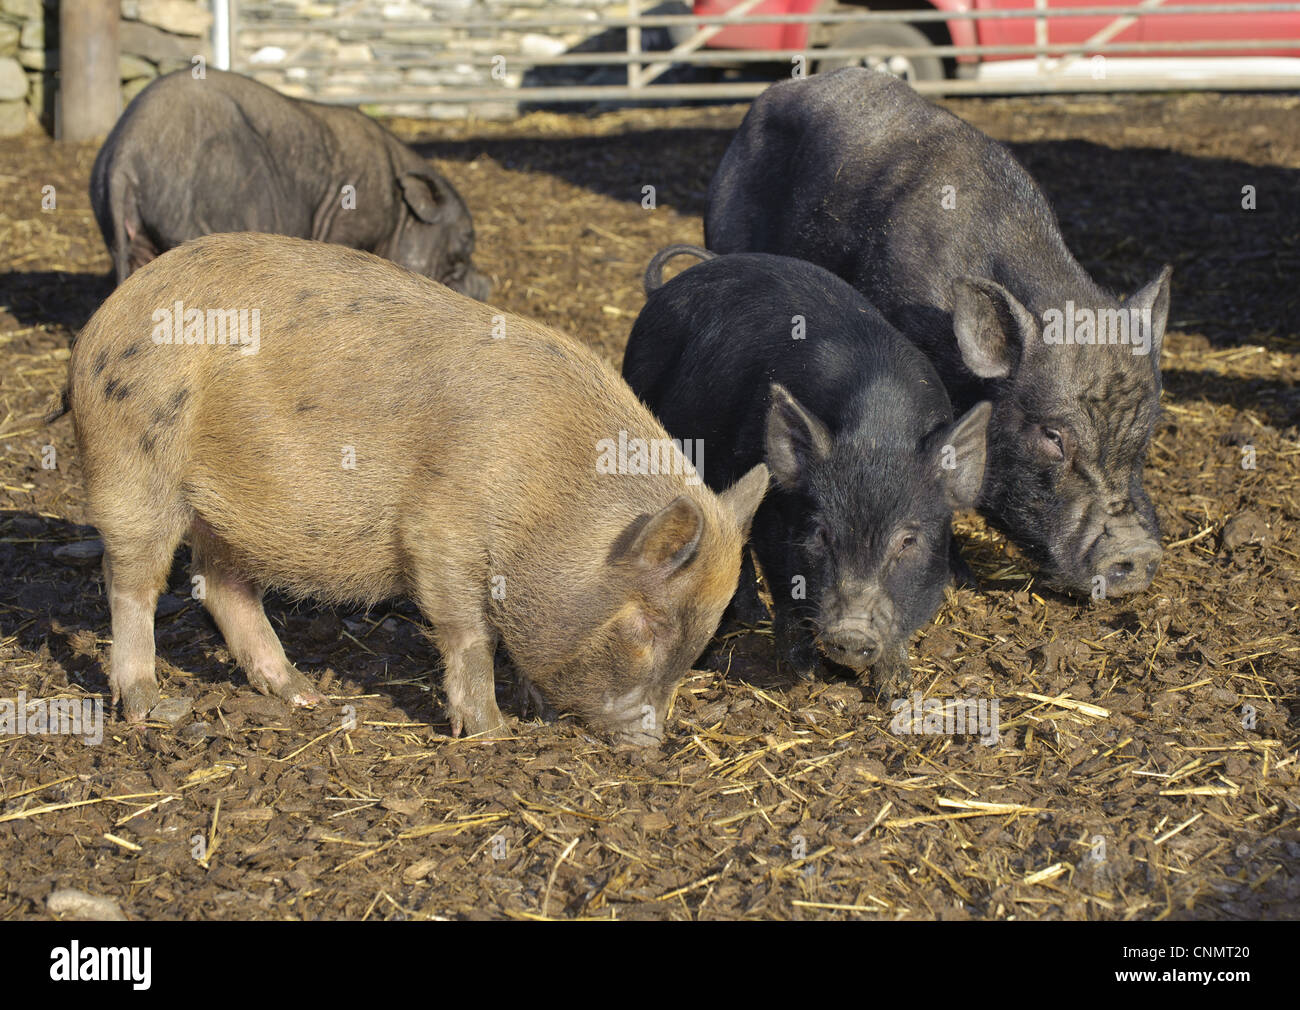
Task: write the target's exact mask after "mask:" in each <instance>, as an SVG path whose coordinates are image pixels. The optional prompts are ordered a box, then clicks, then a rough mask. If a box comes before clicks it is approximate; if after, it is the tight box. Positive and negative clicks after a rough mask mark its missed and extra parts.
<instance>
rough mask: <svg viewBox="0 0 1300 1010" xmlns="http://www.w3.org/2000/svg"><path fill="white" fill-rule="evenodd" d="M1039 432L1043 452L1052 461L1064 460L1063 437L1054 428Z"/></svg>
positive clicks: (1043, 429)
mask: <svg viewBox="0 0 1300 1010" xmlns="http://www.w3.org/2000/svg"><path fill="white" fill-rule="evenodd" d="M1041 431H1042V446H1043V451H1044V452H1046V453H1047V455H1048V456H1051V457H1052V458H1053V459H1054V460H1063V459H1065V436H1063V435H1062V434H1061V433H1060V432H1059V431H1057V430H1056V429H1055V428H1047V427H1044V428H1042V429H1041Z"/></svg>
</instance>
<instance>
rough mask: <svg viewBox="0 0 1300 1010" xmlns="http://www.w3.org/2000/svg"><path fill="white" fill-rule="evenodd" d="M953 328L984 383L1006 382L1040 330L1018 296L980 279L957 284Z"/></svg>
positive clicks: (969, 364)
mask: <svg viewBox="0 0 1300 1010" xmlns="http://www.w3.org/2000/svg"><path fill="white" fill-rule="evenodd" d="M952 300H953V305H952V328H953V331H954V332H955V333H956V334H957V346H958V347H959V348H960V349H961V356H962V360H963V361H964V362H965V363H966V367H967V368H969V369H970V370H971V371H972V372H974V373H975V374H976V375H978V376H979V377H980V378H981V379H1004V378H1006V377H1007V376H1008V375H1010V374H1011V373H1012V372H1013V371H1015V369H1016V365H1017V364H1018V363H1019V361H1020V359H1021V356H1022V355H1023V354H1024V352H1025V351H1027V350H1028V349H1029V348H1030V347H1031V346H1032V344H1033V343H1034V341H1035V340H1037V339H1038V327H1037V326H1036V325H1035V324H1034V317H1033V316H1031V315H1030V314H1029V310H1028V309H1026V308H1025V307H1024V306H1023V305H1021V304H1020V302H1019V301H1017V300H1016V297H1015V295H1013V294H1012V293H1011V292H1010V291H1008V290H1007V289H1006V288H1004V287H1003V286H1002V285H1001V284H995V283H993V281H990V280H984V279H983V278H978V277H958V278H957V280H956V281H955V282H954V283H953V292H952Z"/></svg>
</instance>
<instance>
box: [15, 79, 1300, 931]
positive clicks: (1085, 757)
mask: <svg viewBox="0 0 1300 1010" xmlns="http://www.w3.org/2000/svg"><path fill="white" fill-rule="evenodd" d="M951 106H952V107H953V108H954V109H955V110H957V111H958V112H959V113H960V114H962V115H964V116H966V117H967V118H968V119H970V120H971V121H972V122H974V123H975V124H976V125H978V126H980V127H982V128H984V129H986V130H988V131H989V132H990V133H992V134H993V135H995V136H997V137H999V138H1001V139H1004V140H1007V141H1009V142H1011V143H1012V144H1013V147H1014V149H1015V151H1016V153H1017V155H1018V156H1019V157H1020V158H1021V159H1022V160H1023V161H1024V162H1025V164H1026V165H1027V166H1028V168H1029V169H1030V171H1031V172H1032V173H1033V174H1034V175H1035V176H1036V177H1037V179H1038V180H1039V181H1040V183H1041V184H1042V185H1043V187H1044V188H1045V189H1046V191H1047V193H1048V194H1049V196H1050V197H1051V199H1052V201H1053V202H1054V204H1055V206H1056V209H1057V212H1058V214H1059V216H1060V219H1061V225H1062V228H1063V229H1064V231H1065V234H1066V237H1067V239H1068V241H1069V243H1070V245H1071V246H1072V248H1073V249H1074V250H1075V251H1076V253H1077V255H1078V256H1079V258H1080V259H1081V261H1082V262H1083V263H1084V265H1085V266H1086V267H1087V268H1088V269H1089V270H1091V271H1092V272H1093V273H1094V275H1095V276H1096V277H1097V278H1098V279H1099V280H1100V281H1102V282H1103V283H1105V284H1107V285H1110V286H1111V287H1113V288H1116V289H1118V290H1123V291H1132V290H1134V289H1136V288H1137V287H1138V286H1139V285H1140V284H1142V283H1144V282H1145V281H1146V280H1148V279H1149V278H1150V277H1151V276H1152V275H1154V273H1155V272H1156V270H1157V269H1158V267H1159V265H1160V264H1161V263H1165V262H1169V263H1172V264H1173V265H1174V285H1173V308H1172V315H1171V323H1170V331H1171V332H1170V334H1169V336H1168V337H1167V339H1166V342H1165V351H1164V359H1163V366H1164V370H1165V372H1164V374H1165V393H1164V417H1163V421H1162V423H1161V424H1160V427H1159V429H1158V432H1157V435H1156V437H1155V440H1154V444H1153V446H1152V448H1151V453H1150V459H1149V466H1148V471H1147V479H1148V486H1149V489H1150V491H1151V497H1152V498H1153V499H1154V501H1155V504H1156V509H1157V512H1158V514H1159V518H1160V522H1161V525H1162V529H1163V532H1164V541H1165V544H1166V547H1167V548H1168V553H1167V555H1166V559H1165V562H1164V564H1163V566H1162V567H1161V569H1160V572H1159V574H1158V575H1157V577H1156V580H1155V582H1154V584H1153V585H1152V587H1151V589H1150V590H1149V591H1148V592H1146V593H1143V594H1141V595H1140V596H1138V597H1136V598H1124V599H1120V600H1112V601H1104V602H1101V603H1098V604H1092V605H1089V604H1086V603H1079V602H1076V601H1072V600H1069V599H1066V598H1063V597H1061V596H1058V595H1055V594H1053V593H1051V592H1049V591H1047V590H1045V589H1044V588H1043V587H1041V586H1039V585H1038V584H1036V582H1035V578H1034V575H1033V573H1032V572H1031V571H1027V570H1026V568H1025V566H1024V565H1023V564H1022V563H1021V562H1020V561H1019V560H1018V559H1017V557H1016V556H1015V554H1014V552H1012V551H1011V550H1010V549H1009V548H1008V547H1007V546H1006V544H1005V543H1004V541H1003V540H1002V539H1001V537H999V536H998V535H997V534H995V533H993V532H991V531H989V530H988V529H987V528H986V527H985V526H984V524H983V523H982V522H981V521H980V520H979V519H977V518H975V517H973V516H966V517H962V519H961V521H960V522H959V523H958V531H959V533H960V535H961V538H962V541H963V543H964V549H965V551H966V554H967V556H968V558H969V559H970V561H971V564H972V567H973V568H974V570H975V571H976V573H977V574H978V576H979V577H980V583H981V584H980V586H979V588H978V589H973V590H967V589H963V590H961V591H955V592H951V593H950V596H949V599H948V601H947V603H946V604H945V606H944V607H943V609H942V611H941V613H940V614H939V616H938V619H937V620H936V622H935V623H934V624H933V625H932V626H931V627H929V628H928V629H927V630H926V631H925V632H924V633H923V635H921V636H920V637H919V638H918V640H917V641H916V642H914V648H913V666H914V672H915V678H916V684H917V688H918V690H921V691H923V692H924V693H925V695H926V696H927V697H933V698H940V699H942V698H953V697H961V698H984V699H990V700H992V699H996V700H997V701H998V702H999V715H1000V738H999V739H998V741H997V742H996V743H995V744H993V745H991V746H989V745H985V744H983V743H981V742H980V741H979V740H978V739H976V738H975V737H971V736H945V735H934V736H919V735H917V736H910V735H902V734H899V733H897V732H894V731H892V730H891V726H890V722H891V718H890V713H889V712H888V711H884V710H882V709H881V708H880V707H879V706H877V705H876V704H875V703H874V702H873V701H871V700H870V699H864V697H863V695H862V693H861V691H860V690H859V689H858V687H857V686H856V685H855V684H853V683H850V682H826V681H821V682H816V683H809V684H805V683H791V682H789V681H788V680H786V679H784V678H783V677H782V676H781V675H780V674H779V673H778V672H777V670H776V668H775V664H774V661H773V652H772V648H771V637H770V632H769V630H768V629H767V628H766V627H765V626H760V627H758V628H738V627H724V628H723V629H721V631H720V633H719V636H718V638H717V639H716V640H715V642H714V644H713V646H712V647H711V649H710V651H709V652H708V653H707V654H706V656H705V657H704V658H703V659H702V660H701V662H700V663H698V664H697V666H698V670H697V671H696V672H695V673H693V674H692V676H691V677H690V678H689V679H688V680H687V681H686V682H685V683H684V684H683V685H682V687H681V689H680V690H679V692H678V695H677V698H676V702H675V706H674V709H673V712H672V718H671V720H670V726H669V731H668V737H667V741H666V743H665V744H664V746H663V747H662V748H661V749H659V750H649V751H628V750H617V749H613V748H611V747H610V746H609V744H608V743H607V742H606V741H605V740H603V739H599V738H595V737H593V736H591V735H589V734H588V733H587V732H586V731H585V730H584V729H583V727H582V726H580V725H578V724H575V723H574V722H572V721H569V720H566V719H561V720H559V721H557V722H553V723H549V724H548V723H543V722H541V721H539V720H538V719H536V718H534V717H532V716H530V715H528V714H527V713H526V712H524V710H523V709H521V708H520V706H519V705H518V704H516V703H515V702H514V701H513V700H512V689H511V685H510V682H509V671H508V669H507V668H505V667H503V668H502V669H501V670H500V671H499V683H498V687H499V693H500V695H501V698H502V704H503V706H504V708H505V710H506V711H507V714H508V715H511V716H513V721H512V727H513V738H512V739H509V740H506V741H504V742H492V743H482V742H476V741H472V740H471V741H465V740H452V739H450V738H449V737H448V736H447V731H448V725H447V721H446V717H445V715H444V713H443V710H442V707H441V695H440V688H439V686H438V666H437V659H436V656H435V655H434V653H433V652H432V650H431V649H430V647H429V646H428V644H427V642H426V640H425V639H424V637H423V635H422V633H421V629H420V627H419V624H418V615H417V614H416V612H415V610H414V609H413V608H412V607H411V606H410V605H409V604H406V603H401V602H399V603H395V604H393V605H391V606H386V607H380V608H377V609H375V610H373V611H370V612H358V611H353V610H348V609H346V608H338V609H322V608H319V607H315V606H311V605H304V606H291V605H287V604H286V603H285V602H284V601H281V600H278V599H275V598H272V599H271V600H270V602H269V607H268V609H269V612H270V613H271V615H272V620H273V622H274V623H275V624H276V626H277V627H278V628H280V629H281V633H282V637H283V640H284V643H285V647H286V649H287V651H288V653H289V655H290V657H291V658H292V659H294V660H295V661H297V662H298V663H299V665H301V666H302V667H303V668H304V669H306V670H308V671H309V672H310V673H311V674H313V675H314V676H315V677H317V678H318V679H319V682H320V683H321V684H322V685H323V686H324V688H325V690H326V693H327V694H328V696H329V699H330V702H331V704H329V705H328V706H325V707H322V708H320V709H319V710H317V711H314V712H302V711H289V710H288V709H287V708H286V707H285V706H284V705H283V704H281V703H280V702H278V701H276V700H273V699H268V698H263V697H261V696H259V695H258V694H256V693H255V692H254V691H253V690H252V689H251V688H250V687H249V686H248V684H247V682H246V681H245V678H244V677H243V675H242V674H241V673H240V672H239V671H238V670H237V669H235V668H234V667H233V666H232V664H231V661H230V657H229V655H228V654H227V652H226V651H225V649H224V647H223V645H222V641H221V638H220V636H219V634H218V633H217V632H216V630H215V627H214V626H213V624H212V623H211V622H210V620H209V619H208V618H207V617H206V615H205V614H204V613H203V612H202V610H201V608H200V607H199V605H198V604H196V603H195V602H194V601H192V600H191V599H190V598H189V592H188V590H189V582H188V576H187V572H186V568H185V562H186V560H187V559H186V556H185V552H184V551H182V552H181V554H180V556H179V557H178V559H177V565H176V567H175V569H174V571H173V576H172V583H171V586H172V593H171V595H169V596H166V597H164V599H163V601H162V606H161V608H160V616H159V622H158V642H159V676H160V680H161V683H162V689H163V693H164V695H165V696H167V697H173V698H182V697H183V698H189V699H192V700H193V709H192V712H191V713H190V714H189V715H187V716H185V717H184V718H182V719H181V721H180V722H178V723H177V724H176V725H175V726H169V725H167V724H165V723H161V722H160V723H157V724H151V725H150V726H148V727H147V728H145V729H144V730H132V729H128V728H127V727H126V726H125V725H124V724H123V723H122V722H121V721H119V720H118V719H117V718H116V717H115V716H110V717H109V718H108V721H107V724H106V728H105V735H104V739H103V741H102V742H101V743H99V744H98V745H87V744H85V743H83V742H81V741H80V740H77V739H71V738H67V737H49V736H40V735H7V736H0V919H23V918H44V917H48V916H49V915H50V914H51V913H50V912H49V911H48V910H47V905H46V899H47V896H48V895H49V894H50V892H51V891H52V890H53V889H55V888H56V887H59V886H64V885H67V886H72V887H77V888H80V889H82V890H84V891H87V892H90V893H92V894H96V895H102V896H106V897H108V898H111V899H113V900H115V901H116V902H117V903H118V904H119V906H120V908H121V909H122V911H123V912H124V913H125V914H126V915H127V916H128V917H130V918H185V919H197V918H301V919H317V918H325V919H332V918H343V917H346V918H363V917H366V918H422V917H503V916H509V917H519V918H527V917H539V916H547V917H594V918H634V917H655V918H658V917H663V918H782V919H784V918H795V919H802V918H826V917H829V918H837V917H868V918H1017V919H1025V918H1094V919H1122V918H1140V919H1161V918H1175V919H1177V918H1203V919H1210V918H1286V917H1291V918H1294V917H1297V916H1300V764H1298V762H1297V748H1298V747H1300V733H1298V729H1300V699H1297V686H1298V684H1300V676H1298V673H1300V640H1298V638H1297V635H1296V624H1297V611H1296V608H1297V599H1298V594H1297V590H1296V586H1297V573H1298V570H1300V564H1298V560H1300V559H1298V557H1297V552H1300V539H1298V538H1297V536H1296V526H1295V524H1296V519H1297V516H1298V515H1300V500H1298V498H1297V488H1298V486H1300V481H1298V476H1300V445H1298V444H1297V435H1298V432H1297V422H1298V421H1300V391H1297V389H1296V385H1295V383H1296V378H1297V373H1298V372H1300V99H1297V98H1296V97H1293V96H1218V95H1196V96H1182V97H1178V96H1142V97H1123V98H1114V99H1112V98H1108V97H1089V98H1084V99H1062V98H1020V99H1001V100H967V101H960V102H952V103H951ZM742 113H743V108H742V107H740V106H727V107H709V108H695V109H676V110H633V111H623V112H616V113H607V114H604V115H600V116H595V117H590V116H580V115H564V116H561V115H556V114H549V113H535V114H532V115H530V116H529V117H527V118H525V119H523V120H521V121H519V122H516V123H510V124H475V123H465V124H451V125H448V124H443V125H436V126H433V125H428V124H397V127H398V129H399V130H400V131H401V132H403V135H404V136H406V137H408V138H411V139H416V140H419V141H420V142H421V150H423V151H424V152H425V153H427V154H429V155H430V156H431V157H433V158H435V159H436V160H437V162H438V164H439V165H440V166H441V167H442V168H443V169H444V170H445V172H446V173H447V174H448V175H449V176H450V178H451V179H452V180H453V181H454V183H455V185H456V186H457V187H458V188H459V189H460V191H461V192H462V194H463V195H464V196H465V198H466V199H467V200H468V202H469V204H470V206H471V208H472V209H473V211H474V214H475V218H476V221H477V225H478V233H479V250H480V252H479V255H478V260H479V262H480V264H481V265H482V266H483V267H484V268H485V269H486V270H487V271H488V272H489V273H491V274H492V275H493V277H494V279H495V282H496V289H495V293H494V301H496V302H497V303H498V304H500V305H502V306H503V307H505V308H507V309H509V310H512V311H515V312H519V313H523V314H526V315H530V316H534V317H536V318H538V319H541V320H543V321H545V322H547V323H550V324H553V325H555V326H557V327H559V328H561V329H564V330H566V331H568V332H570V333H573V334H575V335H577V336H579V337H580V338H581V339H584V340H587V341H589V342H591V343H592V344H593V345H595V346H596V347H598V348H599V349H600V351H601V352H602V353H603V354H605V355H606V356H607V357H608V358H609V359H610V360H611V361H613V362H614V363H616V364H617V363H618V361H619V358H620V355H621V351H622V346H623V343H624V341H625V340H626V336H627V332H628V329H629V326H630V325H631V322H632V320H633V318H634V317H635V314H636V312H637V311H638V310H639V308H640V306H641V303H642V295H641V291H640V286H639V279H640V273H641V270H642V269H643V267H644V265H645V262H646V260H647V258H648V257H649V256H650V254H651V253H653V252H654V251H655V249H657V248H658V247H659V246H661V245H663V244H666V243H668V242H672V241H699V240H700V239H701V237H702V234H701V223H700V215H701V212H702V210H703V204H704V194H705V189H706V186H707V184H708V180H709V177H710V174H711V172H712V170H713V168H714V166H715V165H716V164H717V162H718V160H719V158H720V156H721V155H722V152H723V150H724V148H725V145H726V143H727V141H728V138H729V136H730V133H731V131H732V130H734V128H735V126H736V125H737V124H738V123H739V120H740V117H741V115H742ZM94 153H95V149H94V147H93V146H92V145H86V146H62V145H58V144H55V143H53V142H52V141H50V140H48V139H46V138H44V137H41V136H36V135H29V136H26V137H23V138H19V139H16V140H4V141H0V192H2V193H3V195H4V198H3V200H2V201H0V699H10V700H13V699H15V698H16V697H17V695H18V692H20V691H21V692H25V695H26V697H27V698H29V699H31V698H45V699H48V698H76V699H82V698H89V697H99V696H101V695H103V694H104V693H105V692H106V690H107V684H106V680H105V675H104V668H103V666H102V662H103V660H104V659H105V657H106V653H107V645H108V637H107V636H108V628H109V623H108V608H107V604H106V601H105V598H104V593H103V586H102V582H101V578H100V574H99V567H98V564H97V560H96V559H95V557H94V548H93V545H92V546H90V547H87V546H85V544H84V541H87V540H88V539H90V538H92V537H93V530H91V529H89V528H87V527H85V526H84V525H83V524H84V523H85V522H86V515H85V511H84V494H83V491H82V486H81V476H80V471H79V469H78V462H77V450H76V446H75V445H74V444H73V440H72V429H71V424H70V421H69V419H67V418H64V419H62V420H60V421H57V422H56V423H54V424H53V425H52V426H50V427H46V426H44V425H43V424H42V422H41V420H40V415H41V412H42V410H43V409H44V406H45V404H46V401H47V398H48V397H49V395H50V393H51V392H52V391H54V390H56V389H58V388H59V386H60V384H61V382H62V380H63V375H64V371H65V368H66V360H67V356H68V346H69V342H70V341H71V340H72V337H73V334H74V332H75V331H76V329H77V328H78V327H79V326H80V325H81V324H82V323H84V321H85V320H86V319H87V318H88V317H89V315H90V314H91V313H92V312H93V310H94V309H95V308H96V306H97V305H98V304H99V302H100V301H101V300H102V299H103V298H104V297H105V296H106V295H107V294H108V292H109V290H110V285H109V284H108V282H107V280H106V273H107V270H108V266H109V262H108V257H107V255H106V253H105V251H104V249H103V247H102V244H101V241H100V237H99V234H98V232H97V230H96V228H95V225H94V222H93V219H92V217H91V214H90V209H89V203H88V198H87V195H86V184H87V179H88V175H89V171H90V166H91V162H92V160H93V158H94ZM159 156H160V157H166V153H165V152H160V154H159ZM646 185H652V186H654V187H655V192H656V198H657V207H656V209H654V210H647V209H644V208H643V207H642V194H643V190H642V187H643V186H646ZM47 186H52V187H54V189H53V193H54V194H55V198H56V201H57V205H56V209H54V210H52V211H49V212H43V211H42V208H41V201H42V194H43V187H47ZM1246 186H1250V187H1254V193H1255V200H1256V209H1255V210H1253V211H1250V210H1244V209H1243V207H1242V200H1243V196H1242V193H1243V187H1246ZM44 192H45V193H46V194H48V193H49V192H50V191H48V190H45V191H44ZM231 434H232V437H238V433H237V432H232V433H231ZM46 446H53V451H54V457H53V459H52V462H54V463H56V464H57V468H55V469H45V468H43V467H42V461H43V459H49V458H50V457H49V450H47V449H45V447H46ZM1251 457H1253V460H1254V468H1253V469H1246V468H1243V461H1244V460H1248V459H1250V458H1251ZM431 685H432V691H431ZM349 716H353V718H352V719H351V720H349V718H348V717H349Z"/></svg>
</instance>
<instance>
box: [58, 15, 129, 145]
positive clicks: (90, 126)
mask: <svg viewBox="0 0 1300 1010" xmlns="http://www.w3.org/2000/svg"><path fill="white" fill-rule="evenodd" d="M119 16H120V12H119V7H118V0H59V106H58V118H57V122H58V124H59V129H58V137H59V139H60V140H71V141H78V140H93V139H95V138H96V137H102V136H104V135H105V134H107V133H108V131H109V130H111V129H112V128H113V124H114V123H115V122H117V117H118V114H119V113H121V111H122V80H121V74H120V72H119V70H118V52H117V23H118V18H119Z"/></svg>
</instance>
